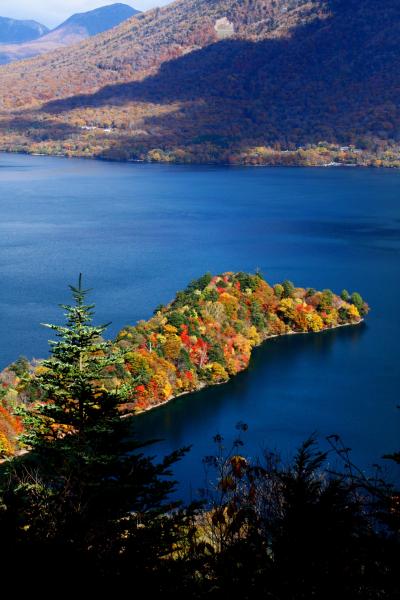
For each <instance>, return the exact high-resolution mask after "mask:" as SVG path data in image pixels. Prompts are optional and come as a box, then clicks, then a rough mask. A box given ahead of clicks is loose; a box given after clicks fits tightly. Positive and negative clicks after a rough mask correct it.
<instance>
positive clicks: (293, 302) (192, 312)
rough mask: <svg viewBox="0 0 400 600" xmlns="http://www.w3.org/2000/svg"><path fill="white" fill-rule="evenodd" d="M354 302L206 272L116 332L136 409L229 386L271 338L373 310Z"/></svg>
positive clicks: (236, 275)
mask: <svg viewBox="0 0 400 600" xmlns="http://www.w3.org/2000/svg"><path fill="white" fill-rule="evenodd" d="M355 301H356V302H357V304H358V306H356V304H354V303H353V301H352V300H351V298H350V297H349V301H345V300H343V299H342V298H341V297H339V296H337V295H335V294H333V293H332V292H331V291H330V290H324V291H322V292H315V291H314V290H305V289H303V288H295V287H294V286H293V284H292V283H291V282H284V284H283V285H279V284H278V285H276V286H275V287H271V286H270V285H269V284H268V283H267V282H266V281H265V280H264V278H263V277H262V276H261V275H260V274H256V275H249V274H246V273H232V272H229V273H224V274H222V275H218V276H214V277H213V276H211V275H210V274H206V275H204V276H203V277H201V278H200V279H198V280H196V281H193V282H192V283H191V284H189V286H188V287H187V288H186V289H185V290H184V291H181V292H178V294H177V295H176V298H175V300H174V301H173V302H171V303H170V304H168V305H167V306H165V307H161V308H160V309H159V310H157V312H156V313H155V315H154V316H153V317H152V318H151V319H150V320H148V321H140V322H139V323H138V324H137V325H136V326H135V327H125V328H124V329H123V330H122V331H121V332H120V333H119V334H118V337H117V339H116V345H117V346H118V348H119V349H122V350H123V351H124V352H125V366H124V369H125V374H124V377H125V379H128V380H129V379H131V381H132V408H135V409H138V410H143V409H147V408H149V407H152V406H157V405H159V404H162V403H164V402H166V401H168V400H169V399H170V398H172V397H174V396H177V395H180V394H183V393H186V392H191V391H194V390H198V389H201V388H202V387H205V386H207V385H212V384H218V383H223V382H225V381H227V380H228V379H229V378H230V377H232V376H234V375H236V374H237V373H239V372H240V371H243V370H244V369H246V368H247V366H248V364H249V361H250V357H251V353H252V350H253V348H254V347H255V346H258V345H259V344H261V343H262V342H263V341H264V340H266V339H268V338H270V337H274V336H277V335H284V334H293V333H306V332H319V331H322V330H325V329H330V328H333V327H337V326H340V325H349V324H356V323H359V322H360V320H361V318H362V316H364V315H365V314H366V313H367V311H368V306H367V305H366V304H365V303H364V301H363V300H362V298H361V297H360V296H359V295H358V294H357V298H356V300H355ZM116 376H117V377H118V376H121V375H118V374H116Z"/></svg>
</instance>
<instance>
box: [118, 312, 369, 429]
mask: <svg viewBox="0 0 400 600" xmlns="http://www.w3.org/2000/svg"><path fill="white" fill-rule="evenodd" d="M361 323H364V318H362V319H360V321H357V323H341V324H340V325H335V326H334V327H327V328H326V329H321V331H288V332H286V333H282V334H280V335H278V334H275V335H269V336H267V337H266V338H265V339H263V340H262V341H261V342H260V343H259V344H257V345H256V346H254V348H260V347H261V346H263V345H264V344H265V343H266V342H267V341H268V340H272V339H274V338H281V337H285V336H287V335H308V334H310V333H314V334H315V335H319V334H320V333H324V332H326V331H333V330H335V329H339V328H340V327H356V326H357V325H361ZM250 361H251V355H250V360H249V363H248V365H247V367H246V368H245V369H242V370H241V371H239V372H238V373H236V374H235V375H233V376H232V377H229V379H227V380H226V381H218V382H215V383H209V384H207V383H205V382H202V383H201V385H199V387H198V388H196V389H195V390H190V391H185V392H181V393H180V394H176V395H175V396H171V397H170V398H168V399H167V400H165V401H164V402H160V403H158V404H154V405H151V406H148V407H147V408H142V409H139V410H137V411H135V412H134V413H129V414H127V415H124V416H123V418H125V419H127V418H130V417H138V416H140V415H144V414H146V413H148V412H150V411H151V410H154V409H157V408H161V406H165V405H166V404H169V403H170V402H172V401H173V400H176V399H178V398H181V397H182V396H187V395H188V394H196V393H198V392H201V391H203V390H205V389H207V388H210V387H215V386H216V385H224V384H226V383H229V382H230V381H231V380H232V379H233V378H234V377H236V375H239V373H243V371H246V370H247V369H248V368H249V365H250Z"/></svg>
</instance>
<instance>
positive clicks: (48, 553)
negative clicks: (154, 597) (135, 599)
mask: <svg viewBox="0 0 400 600" xmlns="http://www.w3.org/2000/svg"><path fill="white" fill-rule="evenodd" d="M70 289H71V292H72V295H73V299H74V304H72V305H62V308H63V309H64V310H65V316H66V324H65V325H63V326H60V325H49V324H46V327H49V328H50V329H51V330H53V331H55V332H56V335H57V337H58V338H59V340H58V341H54V342H51V356H50V358H49V359H47V360H44V361H43V362H42V363H41V365H40V367H39V369H38V372H37V374H36V378H35V382H34V385H35V387H36V390H37V393H38V395H39V401H38V402H37V403H36V404H35V406H33V407H30V408H27V409H24V410H23V411H22V413H23V418H24V422H25V427H26V431H25V433H24V435H23V436H22V442H23V443H24V445H25V446H26V447H27V449H28V450H29V452H28V453H27V454H26V455H24V456H21V457H19V458H16V459H14V460H13V461H10V462H9V463H7V464H6V465H5V466H3V469H2V473H0V494H1V496H2V502H3V512H2V511H1V510H0V526H1V525H3V531H6V532H7V535H6V537H5V542H7V543H8V545H9V547H10V548H12V547H13V548H14V556H15V560H18V559H20V558H21V556H22V558H23V556H24V552H26V553H27V554H28V555H29V557H30V559H29V561H30V564H31V566H32V567H33V566H34V565H35V564H37V563H36V561H39V563H42V562H43V560H45V561H47V562H48V563H49V564H51V565H52V568H53V573H54V575H57V576H61V575H63V574H64V573H65V570H66V563H67V562H68V564H72V563H73V564H74V565H75V567H76V573H75V576H76V577H78V576H80V577H82V576H85V577H86V578H87V577H88V574H89V573H90V572H91V573H92V574H93V573H96V576H97V577H100V578H101V577H104V578H106V577H107V576H109V577H111V576H112V577H115V576H124V575H125V574H126V573H129V574H132V573H133V572H136V573H137V574H138V575H140V578H141V579H142V580H146V581H147V578H150V580H151V574H152V573H153V571H154V570H155V569H157V570H158V571H159V570H160V569H162V570H163V569H164V570H165V568H166V566H167V564H168V561H164V562H163V563H160V557H165V556H167V555H168V554H170V552H171V548H172V547H173V545H174V544H176V543H177V540H178V537H179V535H180V532H181V525H182V522H184V521H185V519H186V518H187V516H186V514H184V513H183V512H181V513H179V511H177V510H176V509H177V508H178V504H177V503H172V502H169V501H168V497H169V494H170V493H171V492H172V491H173V489H174V486H175V482H174V481H172V480H171V478H170V476H171V466H172V465H173V464H174V462H175V461H177V460H178V459H179V458H180V457H181V456H182V455H183V454H184V453H185V451H186V449H182V450H179V451H177V452H175V453H173V454H171V455H169V456H167V457H165V458H164V459H163V460H162V461H161V462H160V464H154V462H153V460H152V459H151V458H149V457H147V456H145V455H144V454H143V448H144V446H146V444H143V443H142V444H139V443H138V442H137V441H136V440H135V438H134V436H133V433H132V426H131V424H130V419H122V418H121V411H120V408H119V407H120V404H121V402H123V401H124V400H125V399H126V398H127V396H128V395H129V393H130V392H129V389H128V388H127V387H126V386H120V387H115V385H114V384H113V381H114V379H113V375H114V374H115V373H113V370H114V369H118V368H121V365H122V363H123V355H121V354H119V353H115V352H113V348H112V344H111V343H110V342H108V341H104V340H103V338H102V335H103V333H104V332H105V330H106V328H107V325H101V326H94V325H93V324H92V319H93V314H94V313H93V309H94V305H92V304H86V303H85V300H86V295H87V293H88V291H89V290H84V289H83V288H82V277H81V276H80V277H79V282H78V286H77V287H74V286H70ZM110 371H111V372H110ZM0 505H1V502H0ZM1 513H2V514H1ZM11 555H12V554H11ZM127 555H129V557H130V558H133V557H135V563H134V564H132V563H131V560H130V559H129V561H128V560H127ZM128 562H129V564H128ZM160 565H161V566H160ZM153 583H154V582H153Z"/></svg>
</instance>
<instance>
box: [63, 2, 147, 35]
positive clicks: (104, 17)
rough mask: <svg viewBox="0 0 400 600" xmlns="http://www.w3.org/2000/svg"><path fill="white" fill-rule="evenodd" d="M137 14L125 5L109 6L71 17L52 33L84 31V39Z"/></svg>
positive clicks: (136, 11)
mask: <svg viewBox="0 0 400 600" xmlns="http://www.w3.org/2000/svg"><path fill="white" fill-rule="evenodd" d="M138 12H139V11H138V10H135V9H134V8H132V7H131V6H128V5H127V4H121V3H116V4H110V5H109V6H102V7H101V8H95V9H94V10H90V11H88V12H84V13H77V14H75V15H72V17H70V18H69V19H67V20H66V21H64V23H62V24H61V25H59V26H58V27H56V29H54V30H53V32H52V33H55V32H56V31H58V32H59V31H76V30H80V29H85V32H86V36H85V37H89V36H92V35H97V34H98V33H102V32H103V31H106V30H107V29H111V28H112V27H115V26H116V25H119V24H120V23H122V21H125V20H126V19H129V17H133V15H136V14H138Z"/></svg>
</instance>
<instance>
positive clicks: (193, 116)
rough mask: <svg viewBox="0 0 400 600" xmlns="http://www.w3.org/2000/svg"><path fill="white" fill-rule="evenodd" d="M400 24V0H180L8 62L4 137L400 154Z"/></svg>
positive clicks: (110, 153)
mask: <svg viewBox="0 0 400 600" xmlns="http://www.w3.org/2000/svg"><path fill="white" fill-rule="evenodd" d="M399 34H400V6H399V3H398V2H397V0H386V1H385V3H384V6H382V5H381V4H379V5H378V4H377V3H376V1H375V0H364V2H363V3H360V2H358V1H356V0H346V1H345V0H309V1H307V0H233V1H230V2H228V1H227V0H180V1H178V2H175V3H173V4H171V5H168V6H167V7H165V8H162V9H155V10H153V11H149V12H147V13H144V14H141V15H138V16H137V17H135V18H133V19H130V20H128V21H126V22H124V23H122V24H121V25H120V26H118V27H117V28H115V29H113V30H111V31H109V32H106V33H103V34H101V35H99V36H96V37H95V38H93V39H91V40H87V41H85V42H83V43H82V44H80V45H78V46H74V47H73V48H70V49H66V50H62V51H59V52H57V53H54V54H52V55H48V56H46V57H43V58H37V59H35V60H33V61H31V62H29V63H21V64H19V65H13V66H10V67H4V68H2V69H0V111H1V119H2V121H1V130H0V147H1V148H3V149H20V150H29V151H35V152H49V153H60V154H67V155H77V156H80V155H83V156H102V157H108V158H111V157H115V158H128V159H130V158H131V159H143V158H144V159H150V160H166V161H171V160H172V161H180V162H191V161H198V162H210V161H211V162H221V161H224V162H226V161H228V162H233V163H235V162H245V163H250V164H324V163H327V162H331V161H334V162H351V163H357V164H376V165H379V164H388V165H392V164H400V160H399V159H400V153H399V141H400V109H399V102H398V100H399V97H400V72H399V69H398V64H399V61H400V51H399V47H398V44H397V40H398V36H399ZM54 74H57V75H56V77H55V76H54ZM11 90H12V92H11ZM16 107H17V109H16ZM32 124H33V127H32Z"/></svg>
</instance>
